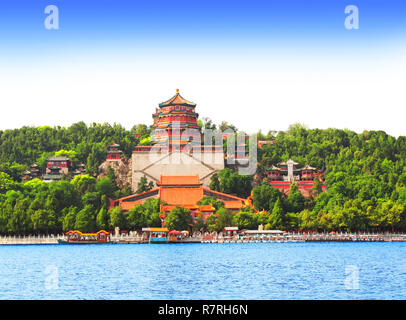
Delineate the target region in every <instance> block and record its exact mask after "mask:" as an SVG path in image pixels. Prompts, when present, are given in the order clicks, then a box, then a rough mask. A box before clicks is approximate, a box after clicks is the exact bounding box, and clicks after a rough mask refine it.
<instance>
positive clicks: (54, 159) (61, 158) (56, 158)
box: [48, 157, 69, 161]
mask: <svg viewBox="0 0 406 320" xmlns="http://www.w3.org/2000/svg"><path fill="white" fill-rule="evenodd" d="M67 160H69V158H68V157H49V158H48V161H67Z"/></svg>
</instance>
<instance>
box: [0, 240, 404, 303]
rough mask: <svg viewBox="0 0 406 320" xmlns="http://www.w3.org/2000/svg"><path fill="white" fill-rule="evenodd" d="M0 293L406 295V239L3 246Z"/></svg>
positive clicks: (1, 296) (258, 296) (145, 296)
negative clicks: (393, 240) (353, 241)
mask: <svg viewBox="0 0 406 320" xmlns="http://www.w3.org/2000/svg"><path fill="white" fill-rule="evenodd" d="M0 299H406V243H404V242H403V243H402V242H392V243H388V242H382V243H376V242H375V243H351V242H349V243H348V242H341V243H337V242H336V243H244V244H237V243H236V244H231V243H230V244H151V245H149V244H134V245H128V244H127V245H71V246H69V245H42V246H40V245H27V246H22V245H21V246H0Z"/></svg>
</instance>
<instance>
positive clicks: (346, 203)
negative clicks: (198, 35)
mask: <svg viewBox="0 0 406 320" xmlns="http://www.w3.org/2000/svg"><path fill="white" fill-rule="evenodd" d="M211 126H212V127H213V128H215V126H214V125H212V124H211ZM149 132H150V131H149V129H148V127H147V126H146V125H138V126H135V127H133V128H132V129H131V130H126V129H125V128H123V127H122V126H120V125H117V124H115V125H113V126H111V125H109V124H102V125H101V124H92V125H90V126H87V125H86V124H84V123H76V124H74V125H72V126H71V127H68V128H62V127H55V128H50V127H39V128H33V127H23V128H21V129H15V130H6V131H0V233H1V234H5V233H17V234H29V233H46V232H61V231H62V230H67V229H70V228H76V229H81V230H84V231H91V230H96V229H99V228H107V229H109V228H113V227H114V226H120V227H121V228H132V227H139V226H140V225H141V224H142V223H145V224H147V225H156V224H159V221H158V219H157V217H158V212H157V211H158V210H159V203H152V202H151V203H149V204H147V205H146V206H144V207H140V208H135V209H134V210H131V211H130V212H129V214H128V215H124V214H123V212H122V211H120V210H119V209H115V210H113V211H112V212H108V211H107V198H108V197H112V198H116V197H119V196H122V195H124V194H128V193H129V192H130V191H129V190H119V189H118V188H117V186H116V185H115V184H114V173H112V172H110V173H109V176H108V177H104V178H95V177H94V174H95V173H97V168H98V166H99V164H100V163H101V162H102V161H104V159H105V150H106V146H107V145H109V144H110V143H112V142H116V143H118V144H120V146H121V150H122V151H123V152H124V154H125V155H126V156H127V157H129V156H130V155H131V152H132V149H133V148H134V146H136V145H137V144H138V143H140V141H142V140H145V139H146V138H147V137H148V136H149ZM271 137H274V139H275V140H274V143H273V144H266V145H264V146H263V147H262V148H260V149H258V162H259V163H258V171H257V173H258V177H257V179H253V178H252V177H250V176H249V177H242V176H239V175H238V174H237V173H236V172H233V171H232V170H230V169H229V168H226V169H225V170H223V171H222V172H219V173H218V174H217V175H215V176H214V177H213V179H212V183H211V188H212V189H214V190H218V191H221V192H226V193H230V194H235V195H238V196H241V197H247V196H248V195H250V193H251V190H252V189H253V204H254V206H255V208H256V209H257V211H258V212H254V211H253V210H252V209H250V208H245V209H244V210H242V211H240V212H239V213H236V214H234V213H230V212H228V211H227V210H225V209H224V208H221V204H218V203H217V204H216V206H219V210H218V212H217V215H213V216H211V217H209V218H210V219H208V221H206V223H203V221H201V220H199V221H198V225H199V228H203V229H207V230H221V228H223V227H224V226H228V225H236V226H239V227H240V228H257V227H258V225H259V224H263V225H264V226H265V227H266V228H268V229H285V230H293V229H294V230H297V229H302V230H308V229H312V230H316V229H317V230H351V231H353V230H389V231H395V230H403V231H406V209H405V208H406V166H405V164H406V138H405V137H399V138H394V137H392V136H389V135H387V134H386V133H385V132H383V131H369V132H367V131H365V132H363V133H362V134H357V133H355V132H352V131H349V130H339V129H326V130H321V129H306V128H305V127H303V126H301V125H293V126H291V127H290V128H289V130H287V131H281V132H278V133H272V132H270V133H268V135H267V137H266V138H271ZM258 138H260V139H262V138H264V136H263V135H262V134H261V133H258ZM56 152H62V153H66V154H69V155H70V157H71V158H74V159H73V160H74V161H80V162H83V163H84V164H85V165H86V169H87V173H88V175H84V176H79V177H76V178H74V179H73V180H72V181H66V180H65V181H59V182H52V183H44V182H42V181H40V180H38V179H34V180H32V181H28V182H21V176H22V173H23V171H24V170H25V169H26V168H27V167H28V165H30V164H32V163H34V162H36V163H37V164H38V165H39V166H40V167H42V168H43V167H44V166H45V160H46V158H47V157H49V156H52V155H54V154H55V153H56ZM289 158H292V159H294V160H295V161H296V162H299V163H300V165H306V164H308V165H311V166H313V167H316V168H317V169H319V170H323V171H324V178H325V185H326V187H327V192H322V191H321V185H320V183H319V182H318V181H315V184H314V188H313V190H314V197H310V198H304V197H303V196H302V195H301V193H300V191H299V190H297V187H296V186H295V185H292V186H291V190H290V193H289V195H288V196H285V195H284V194H282V193H281V192H279V191H278V190H277V189H274V188H272V187H271V186H270V185H269V184H268V183H267V181H266V179H265V174H264V173H265V170H266V169H267V168H269V167H270V166H271V165H273V164H277V163H278V162H280V161H286V160H288V159H289ZM213 201H214V200H213V199H204V200H203V202H206V203H211V202H213ZM220 209H221V210H220ZM178 211H179V210H178ZM179 212H180V211H179ZM174 214H175V213H174ZM199 230H200V229H199Z"/></svg>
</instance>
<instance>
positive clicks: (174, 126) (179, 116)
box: [152, 89, 200, 151]
mask: <svg viewBox="0 0 406 320" xmlns="http://www.w3.org/2000/svg"><path fill="white" fill-rule="evenodd" d="M195 107H196V104H195V103H193V102H190V101H188V100H186V99H184V98H183V97H182V96H181V95H180V93H179V89H176V94H175V95H174V96H173V97H172V98H171V99H169V100H167V101H165V102H162V103H160V104H159V108H158V109H156V112H155V113H154V114H153V115H152V118H153V119H154V124H153V125H152V128H153V129H154V140H153V141H152V142H153V143H158V142H159V143H167V144H168V145H169V151H172V150H183V147H184V146H185V145H186V144H188V143H193V142H194V141H200V128H199V126H198V124H197V118H198V117H199V114H198V113H196V112H195ZM182 137H183V138H182ZM168 140H169V141H168ZM199 144H200V143H199Z"/></svg>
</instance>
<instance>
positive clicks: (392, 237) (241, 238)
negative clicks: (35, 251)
mask: <svg viewBox="0 0 406 320" xmlns="http://www.w3.org/2000/svg"><path fill="white" fill-rule="evenodd" d="M63 238H64V235H40V236H0V245H46V244H48V245H55V244H58V239H63ZM404 241H406V234H390V233H337V234H328V233H284V234H283V235H273V236H270V235H260V234H256V235H243V234H236V235H233V236H223V235H222V234H218V235H213V234H205V235H204V236H200V237H187V238H184V239H181V240H176V241H171V240H169V241H168V242H167V243H170V244H177V243H300V242H404ZM110 243H112V244H148V243H149V241H148V239H146V238H145V237H142V236H130V235H125V234H122V235H118V236H115V235H113V236H111V238H110Z"/></svg>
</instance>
